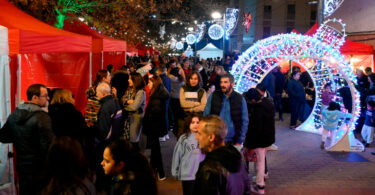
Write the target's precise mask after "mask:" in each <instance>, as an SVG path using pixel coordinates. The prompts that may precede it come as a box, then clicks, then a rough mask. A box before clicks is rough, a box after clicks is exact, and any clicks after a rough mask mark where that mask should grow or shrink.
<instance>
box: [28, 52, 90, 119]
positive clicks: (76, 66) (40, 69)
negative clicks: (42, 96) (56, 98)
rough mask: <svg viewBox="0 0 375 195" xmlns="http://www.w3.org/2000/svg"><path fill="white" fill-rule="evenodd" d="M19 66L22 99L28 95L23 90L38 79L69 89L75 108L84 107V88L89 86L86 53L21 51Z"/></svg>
mask: <svg viewBox="0 0 375 195" xmlns="http://www.w3.org/2000/svg"><path fill="white" fill-rule="evenodd" d="M21 69H22V75H21V100H26V99H27V97H26V90H27V88H28V87H29V86H30V85H31V84H34V83H41V84H45V85H46V86H47V87H49V88H51V89H53V88H64V89H69V90H70V91H71V92H72V93H73V95H74V98H75V106H76V108H77V109H78V110H80V111H81V112H83V111H84V109H85V105H86V99H87V98H86V95H85V91H86V90H87V88H88V87H89V74H88V73H89V53H85V54H82V53H43V54H23V55H22V67H21ZM50 98H52V97H50Z"/></svg>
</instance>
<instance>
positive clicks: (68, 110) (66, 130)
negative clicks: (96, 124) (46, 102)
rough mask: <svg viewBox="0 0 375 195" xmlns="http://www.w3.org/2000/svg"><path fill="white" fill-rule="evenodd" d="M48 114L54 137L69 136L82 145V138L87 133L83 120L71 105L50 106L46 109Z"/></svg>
mask: <svg viewBox="0 0 375 195" xmlns="http://www.w3.org/2000/svg"><path fill="white" fill-rule="evenodd" d="M48 114H49V116H50V117H51V120H52V129H53V132H54V133H55V135H56V136H69V137H72V138H74V139H76V140H78V141H79V142H80V143H81V144H82V142H83V137H84V136H85V134H86V133H87V132H86V131H87V126H86V122H85V118H83V116H82V114H81V112H79V111H78V110H77V109H76V108H75V107H74V105H73V104H71V103H64V104H52V105H50V106H49V107H48Z"/></svg>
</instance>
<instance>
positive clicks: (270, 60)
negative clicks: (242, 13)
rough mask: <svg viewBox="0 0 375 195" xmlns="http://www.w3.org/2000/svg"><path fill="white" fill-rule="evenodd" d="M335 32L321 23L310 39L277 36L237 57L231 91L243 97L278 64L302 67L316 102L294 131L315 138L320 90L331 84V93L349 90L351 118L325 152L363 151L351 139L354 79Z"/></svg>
mask: <svg viewBox="0 0 375 195" xmlns="http://www.w3.org/2000/svg"><path fill="white" fill-rule="evenodd" d="M332 21H333V20H332ZM326 30H328V31H326ZM337 32H338V31H337V30H333V28H332V27H329V26H327V23H325V24H324V25H323V26H321V27H320V28H319V30H318V31H317V34H316V36H314V37H310V36H305V35H298V34H281V35H276V36H272V37H269V38H267V39H264V40H260V41H258V42H256V43H255V44H254V45H253V46H251V47H250V48H249V49H247V50H246V51H245V52H244V53H243V54H242V55H241V56H240V57H239V59H238V60H237V61H236V63H235V64H234V65H233V68H232V71H231V73H232V74H233V76H234V77H235V90H236V91H238V92H240V93H243V92H246V91H248V90H249V89H250V88H251V87H254V86H256V84H258V83H260V82H261V81H262V80H263V79H264V77H265V76H266V75H267V74H268V73H269V72H270V71H271V70H272V69H273V68H275V67H277V66H278V65H279V63H281V62H282V61H285V60H292V61H295V62H297V63H299V64H300V65H302V66H303V67H304V68H305V69H306V71H307V72H308V73H309V74H310V75H311V77H312V80H313V82H314V86H315V89H316V98H315V103H314V107H313V109H312V112H311V114H310V116H309V117H308V118H307V119H306V120H305V122H304V123H302V124H301V125H300V126H298V127H297V130H301V131H308V132H313V133H318V134H319V133H321V130H322V129H321V128H322V127H321V126H322V121H321V109H322V102H321V93H322V90H323V86H324V85H325V84H326V83H327V82H331V83H332V87H333V88H335V89H338V88H341V87H349V88H350V91H351V95H352V102H353V108H352V113H353V114H352V116H351V118H350V121H349V123H347V124H346V123H344V121H341V122H340V125H339V126H338V128H337V129H336V131H334V134H335V136H334V139H333V140H332V141H331V143H329V145H328V146H327V147H326V150H327V151H363V150H364V147H363V145H362V144H361V143H360V142H359V141H358V140H356V139H355V138H354V135H353V132H352V130H353V129H354V128H355V122H356V121H357V118H358V116H359V114H360V102H359V93H358V92H357V90H356V89H355V86H354V85H355V83H356V77H355V75H354V73H353V69H352V66H350V64H349V63H348V61H346V60H345V58H344V57H343V56H342V55H341V53H340V51H339V48H340V45H341V44H342V42H343V41H344V37H345V35H344V34H341V35H340V34H338V33H337ZM320 36H322V37H320ZM333 59H334V60H333ZM305 64H309V65H308V66H306V65H305ZM337 99H340V98H337ZM338 101H340V100H338ZM327 144H328V143H327Z"/></svg>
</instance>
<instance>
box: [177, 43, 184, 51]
mask: <svg viewBox="0 0 375 195" xmlns="http://www.w3.org/2000/svg"><path fill="white" fill-rule="evenodd" d="M183 48H184V44H183V43H182V42H181V41H179V42H177V43H176V49H178V50H181V49H183Z"/></svg>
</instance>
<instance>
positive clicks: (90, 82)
mask: <svg viewBox="0 0 375 195" xmlns="http://www.w3.org/2000/svg"><path fill="white" fill-rule="evenodd" d="M89 74H90V75H89V86H92V52H90V73H89Z"/></svg>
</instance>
